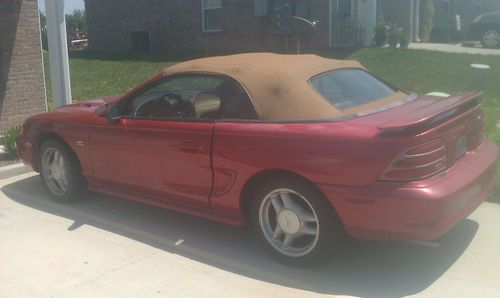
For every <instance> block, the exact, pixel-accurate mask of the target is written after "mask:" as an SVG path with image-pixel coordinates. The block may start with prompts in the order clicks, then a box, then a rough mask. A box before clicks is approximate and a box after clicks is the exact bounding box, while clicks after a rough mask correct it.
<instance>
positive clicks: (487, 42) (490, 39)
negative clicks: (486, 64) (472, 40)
mask: <svg viewBox="0 0 500 298" xmlns="http://www.w3.org/2000/svg"><path fill="white" fill-rule="evenodd" d="M481 43H482V44H483V46H484V47H485V48H498V47H500V32H499V31H498V30H495V29H490V30H486V31H485V32H484V33H483V35H482V37H481Z"/></svg>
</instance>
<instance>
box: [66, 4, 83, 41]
mask: <svg viewBox="0 0 500 298" xmlns="http://www.w3.org/2000/svg"><path fill="white" fill-rule="evenodd" d="M77 32H83V33H86V32H87V17H86V16H85V11H84V10H79V9H77V10H74V11H73V12H72V13H71V14H67V15H66V33H67V34H68V36H74V35H76V33H77Z"/></svg>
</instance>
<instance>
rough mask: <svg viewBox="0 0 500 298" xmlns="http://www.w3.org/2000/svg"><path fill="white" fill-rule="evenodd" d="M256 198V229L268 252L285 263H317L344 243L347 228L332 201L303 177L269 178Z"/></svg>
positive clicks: (253, 219) (254, 218) (253, 212)
mask: <svg viewBox="0 0 500 298" xmlns="http://www.w3.org/2000/svg"><path fill="white" fill-rule="evenodd" d="M253 199H254V200H253V204H252V214H251V217H252V226H253V228H254V231H255V233H256V235H257V237H258V238H259V239H260V240H261V242H262V243H263V244H264V247H265V248H266V249H267V251H268V252H270V253H271V254H272V255H273V256H275V257H276V258H278V259H279V260H280V261H282V262H285V263H288V264H291V265H306V264H309V263H314V262H316V261H319V260H320V259H322V258H323V257H326V256H327V255H331V254H332V252H333V251H334V248H335V246H336V245H338V244H340V243H342V242H343V241H342V240H343V238H344V235H345V234H344V230H343V227H342V225H341V223H340V221H339V219H338V217H337V216H336V214H335V212H334V211H333V209H332V207H331V206H330V204H329V203H328V201H327V200H326V199H325V198H324V196H323V194H321V193H320V192H319V191H318V190H316V189H315V188H314V187H312V186H310V185H309V184H307V183H305V182H303V181H302V180H300V179H296V178H293V177H290V178H278V179H273V180H270V181H267V182H265V183H264V185H262V186H261V187H260V188H259V189H258V190H257V191H256V193H255V194H254V197H253Z"/></svg>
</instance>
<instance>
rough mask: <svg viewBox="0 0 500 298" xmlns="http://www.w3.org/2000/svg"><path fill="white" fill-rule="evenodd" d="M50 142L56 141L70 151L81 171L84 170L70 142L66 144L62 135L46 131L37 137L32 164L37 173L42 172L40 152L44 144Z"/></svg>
mask: <svg viewBox="0 0 500 298" xmlns="http://www.w3.org/2000/svg"><path fill="white" fill-rule="evenodd" d="M48 140H54V141H57V142H59V143H60V144H62V145H63V146H64V147H65V148H66V149H67V150H68V152H69V153H70V154H71V156H72V158H73V159H74V160H75V161H76V162H77V165H78V168H79V169H80V170H81V169H82V166H81V164H80V159H79V158H78V156H77V155H76V153H75V151H74V150H73V148H71V146H70V145H69V144H68V142H66V140H65V139H64V138H63V137H62V136H61V135H59V134H58V133H56V132H54V131H45V132H42V133H40V134H39V135H38V136H37V137H36V139H35V142H34V146H33V148H34V151H33V162H32V163H33V169H34V170H35V171H37V172H39V171H40V153H41V152H40V151H41V148H42V144H43V143H44V142H46V141H48Z"/></svg>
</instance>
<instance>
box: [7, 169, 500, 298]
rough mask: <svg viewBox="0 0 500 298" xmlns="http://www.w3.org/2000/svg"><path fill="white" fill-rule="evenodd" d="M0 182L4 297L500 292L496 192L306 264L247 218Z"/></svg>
mask: <svg viewBox="0 0 500 298" xmlns="http://www.w3.org/2000/svg"><path fill="white" fill-rule="evenodd" d="M0 189H1V191H0V297H47V296H50V297H52V296H53V297H162V296H175V297H191V296H192V297H200V296H202V297H280V296H281V297H300V296H308V297H309V296H314V295H352V296H365V297H400V296H408V295H410V296H411V295H416V296H423V297H425V296H429V297H431V296H437V297H499V296H500V273H499V272H498V268H500V235H499V233H498V231H500V206H498V205H495V204H492V203H485V204H483V205H482V206H481V207H480V208H479V209H478V210H477V211H476V212H475V213H474V214H472V215H471V217H470V218H469V219H467V220H465V221H463V222H462V223H460V224H459V225H458V226H457V227H456V228H455V229H453V230H452V231H450V232H449V233H448V234H447V235H445V236H444V237H443V238H442V239H440V241H439V242H438V245H437V246H435V247H432V246H423V245H416V244H411V243H393V242H375V241H373V242H371V241H352V242H351V243H349V244H348V245H347V246H346V249H345V250H343V251H341V252H338V253H337V255H336V256H335V257H334V256H332V258H331V259H328V260H324V262H323V263H322V264H321V265H318V266H315V267H311V268H302V269H301V268H293V267H288V266H285V265H282V264H279V263H277V262H275V261H274V260H273V259H271V258H270V257H268V256H267V255H266V254H265V253H264V252H263V251H262V250H261V249H260V248H259V245H258V243H256V241H255V240H254V238H253V236H252V235H251V233H250V231H249V229H236V228H232V227H228V226H224V225H221V224H217V223H213V222H209V221H205V220H202V219H198V218H194V217H190V216H187V215H182V214H178V213H174V212H170V211H166V210H162V209H159V208H155V207H150V206H146V205H142V204H137V203H132V202H127V201H123V200H119V199H116V198H112V197H108V196H104V195H98V194H89V195H87V196H86V197H85V198H84V200H82V201H79V202H76V203H72V204H58V203H55V202H53V201H51V200H49V199H48V197H47V195H46V193H45V191H44V189H43V187H42V184H41V182H40V179H39V177H38V176H33V174H25V175H21V176H17V177H14V178H9V179H4V180H3V181H1V182H0Z"/></svg>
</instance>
